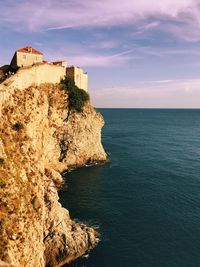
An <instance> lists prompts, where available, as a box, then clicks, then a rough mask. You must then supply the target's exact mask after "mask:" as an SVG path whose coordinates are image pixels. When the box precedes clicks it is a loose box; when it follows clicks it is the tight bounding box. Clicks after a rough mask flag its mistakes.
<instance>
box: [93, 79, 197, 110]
mask: <svg viewBox="0 0 200 267" xmlns="http://www.w3.org/2000/svg"><path fill="white" fill-rule="evenodd" d="M91 96H92V101H93V103H94V105H96V106H97V107H122V108H124V107H129V108H139V107H146V108H163V107H165V108H174V107H177V108H191V107H193V108H200V103H199V99H200V80H199V79H192V80H159V81H147V82H138V83H133V84H132V86H128V87H127V86H121V87H110V88H100V89H98V90H92V91H91Z"/></svg>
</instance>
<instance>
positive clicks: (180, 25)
mask: <svg viewBox="0 0 200 267" xmlns="http://www.w3.org/2000/svg"><path fill="white" fill-rule="evenodd" d="M151 18H153V21H149V20H151ZM199 18H200V8H199V5H198V0H163V1H157V0H140V1H132V0H124V1H123V2H121V1H115V0H101V1H94V0H86V1H80V0H74V1H72V0H61V1H59V2H58V1H54V0H43V1H39V0H34V1H26V0H18V1H14V0H9V1H6V2H4V4H3V5H2V6H1V18H0V25H1V26H4V27H5V26H6V27H9V26H10V27H13V28H14V29H16V30H27V31H41V30H55V29H65V28H77V27H81V28H83V27H89V28H91V27H113V26H114V27H116V26H119V25H127V24H129V25H134V27H136V29H135V30H136V31H137V30H139V31H140V30H141V23H138V22H140V21H142V22H143V23H144V21H145V20H147V22H146V23H144V25H143V30H145V31H148V30H153V29H163V30H166V31H168V32H170V33H172V34H174V35H175V36H177V37H180V38H183V39H185V40H189V41H191V40H193V41H196V40H199V39H200V33H199V29H200V19H199ZM166 21H167V23H166Z"/></svg>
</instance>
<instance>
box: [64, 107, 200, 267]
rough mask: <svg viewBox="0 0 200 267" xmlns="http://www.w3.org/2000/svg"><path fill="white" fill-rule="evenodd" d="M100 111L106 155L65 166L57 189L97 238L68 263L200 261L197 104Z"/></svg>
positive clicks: (192, 266) (125, 265)
mask: <svg viewBox="0 0 200 267" xmlns="http://www.w3.org/2000/svg"><path fill="white" fill-rule="evenodd" d="M100 112H101V113H102V114H103V116H104V118H105V121H106V124H105V127H104V128H103V131H102V142H103V145H104V147H105V149H106V151H107V152H108V153H109V155H110V159H111V163H110V164H106V165H102V166H96V167H88V168H81V169H78V170H75V171H72V172H71V173H68V174H66V175H65V181H66V185H67V189H64V190H62V191H60V193H59V194H60V199H61V202H62V204H63V206H65V207H66V208H68V209H69V211H70V214H71V216H72V218H75V219H76V218H77V219H79V220H80V221H82V222H86V223H88V224H90V225H95V226H98V227H99V231H100V233H101V242H100V244H99V245H98V247H97V248H96V249H94V250H93V251H92V252H91V254H90V256H89V258H87V259H80V260H78V261H76V262H74V263H72V264H71V265H70V266H71V267H72V266H73V267H83V266H84V267H198V266H200V110H164V109H163V110H162V109H158V110H156V109H101V110H100Z"/></svg>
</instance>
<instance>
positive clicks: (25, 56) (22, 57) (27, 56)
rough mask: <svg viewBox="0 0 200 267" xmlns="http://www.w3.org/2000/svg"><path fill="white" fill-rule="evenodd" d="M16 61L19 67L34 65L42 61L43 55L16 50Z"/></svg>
mask: <svg viewBox="0 0 200 267" xmlns="http://www.w3.org/2000/svg"><path fill="white" fill-rule="evenodd" d="M16 62H17V66H18V67H26V66H32V65H33V64H35V63H42V62H43V55H40V54H32V53H23V52H16Z"/></svg>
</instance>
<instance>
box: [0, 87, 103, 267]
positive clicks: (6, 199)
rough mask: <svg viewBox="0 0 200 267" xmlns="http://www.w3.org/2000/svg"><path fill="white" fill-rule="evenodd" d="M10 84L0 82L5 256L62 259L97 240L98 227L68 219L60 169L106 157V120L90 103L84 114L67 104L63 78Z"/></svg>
mask: <svg viewBox="0 0 200 267" xmlns="http://www.w3.org/2000/svg"><path fill="white" fill-rule="evenodd" d="M5 87H6V86H5V84H4V85H3V86H2V87H1V85H0V114H1V115H0V117H1V118H0V260H1V261H2V262H3V263H4V264H8V266H15V267H18V266H30V267H34V266H37V267H43V266H51V267H54V266H62V265H63V264H65V263H68V262H70V261H72V260H74V259H76V258H77V257H79V256H81V255H82V254H84V253H85V252H86V251H88V250H90V249H92V248H93V247H95V246H96V244H97V243H98V233H97V232H96V231H95V230H94V229H93V228H91V227H88V226H86V225H83V224H79V223H76V222H74V221H73V220H72V219H71V218H70V216H69V212H68V211H67V210H66V209H64V208H63V207H62V206H61V204H60V203H59V197H58V193H57V189H58V188H59V187H60V186H62V184H63V179H62V176H61V174H60V173H61V172H62V171H64V170H67V169H70V168H73V167H78V166H83V165H84V164H86V163H87V162H89V161H90V162H104V161H106V153H105V151H104V149H103V147H102V144H101V128H102V127H103V124H104V121H103V118H102V116H101V115H100V114H99V113H97V112H96V111H95V110H94V108H93V107H92V106H91V104H90V103H89V102H88V103H86V105H85V107H84V110H83V112H81V113H77V112H73V111H69V105H68V95H67V93H66V92H64V91H62V90H61V87H60V85H59V84H43V85H40V86H31V87H29V88H26V89H20V90H17V89H14V88H9V87H8V88H7V91H6V98H5V97H1V94H5ZM66 118H67V119H66ZM16 123H18V125H20V127H14V125H16ZM1 261H0V264H1V263H2V262H1ZM3 263H2V264H3ZM0 266H2V265H0ZM5 266H6V265H5Z"/></svg>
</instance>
